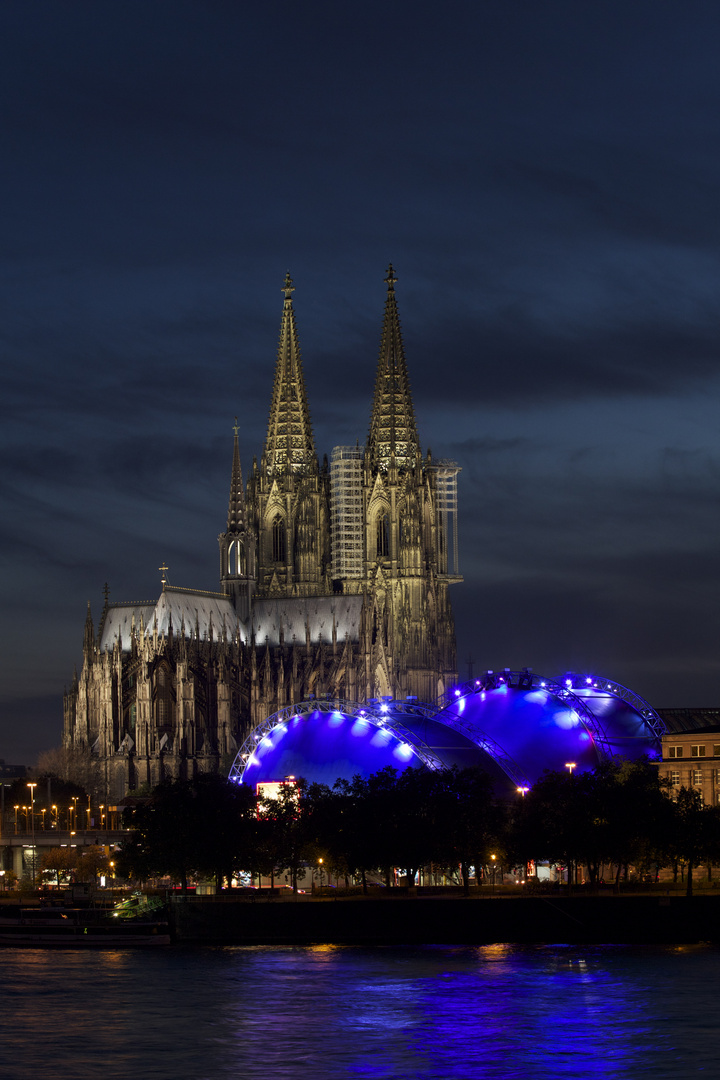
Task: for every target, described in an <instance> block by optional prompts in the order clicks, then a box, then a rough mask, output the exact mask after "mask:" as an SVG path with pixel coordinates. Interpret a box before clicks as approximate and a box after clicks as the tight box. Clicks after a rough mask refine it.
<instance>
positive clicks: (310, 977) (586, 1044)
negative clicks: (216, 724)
mask: <svg viewBox="0 0 720 1080" xmlns="http://www.w3.org/2000/svg"><path fill="white" fill-rule="evenodd" d="M279 917H281V912H279ZM719 977H720V953H719V952H718V950H717V949H715V948H711V947H696V948H683V949H678V948H652V949H630V948H624V947H623V948H620V947H616V948H611V947H604V948H600V947H596V948H584V949H583V948H578V947H572V948H569V947H562V946H553V947H544V948H543V947H535V948H520V947H515V946H506V945H495V946H486V947H481V948H449V947H427V948H416V949H415V948H408V949H365V950H364V949H351V948H336V947H331V946H322V947H316V948H309V949H293V948H212V949H187V948H172V949H167V950H158V951H153V952H152V953H142V952H124V953H121V952H116V953H111V952H105V953H92V954H87V953H82V952H64V953H53V952H43V951H41V950H18V951H10V950H6V951H5V952H4V954H3V984H4V992H3V1009H2V1011H0V1039H1V1040H2V1046H3V1059H4V1062H5V1066H4V1071H3V1075H5V1076H8V1077H9V1078H12V1080H25V1078H28V1080H29V1078H30V1077H32V1078H33V1080H34V1078H35V1077H37V1076H42V1075H46V1074H47V1075H51V1076H52V1077H53V1080H70V1078H72V1080H86V1078H87V1080H89V1078H91V1077H92V1078H93V1080H94V1078H96V1077H98V1076H102V1077H103V1080H128V1078H129V1077H133V1076H138V1077H140V1076H141V1077H143V1078H144V1080H165V1078H170V1077H173V1078H185V1077H188V1078H190V1077H192V1078H193V1080H203V1078H205V1077H208V1078H210V1077H217V1076H231V1075H232V1076H238V1077H243V1078H244V1080H255V1078H261V1077H262V1078H263V1080H267V1078H275V1077H278V1078H285V1077H288V1078H293V1080H295V1078H304V1077H307V1078H308V1080H310V1078H312V1080H330V1078H331V1077H333V1078H337V1077H368V1078H373V1080H374V1078H379V1080H403V1078H411V1077H412V1078H420V1080H435V1078H437V1080H440V1078H442V1080H474V1078H476V1077H483V1078H488V1080H495V1078H501V1077H502V1078H509V1080H512V1078H515V1077H524V1078H536V1077H552V1076H562V1077H578V1078H580V1077H588V1076H596V1075H600V1074H602V1075H604V1076H608V1077H612V1078H625V1077H628V1078H629V1077H638V1076H649V1077H657V1078H661V1077H664V1078H668V1080H670V1078H684V1077H688V1076H693V1075H695V1074H696V1073H699V1072H706V1073H709V1074H714V1073H715V1072H716V1071H717V1060H718V1056H719V1055H720V1035H718V1027H719V1026H720V1004H719V1003H718V999H717V995H716V993H715V989H714V988H715V986H716V985H717V981H718V978H719Z"/></svg>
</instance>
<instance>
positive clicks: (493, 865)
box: [490, 855, 497, 892]
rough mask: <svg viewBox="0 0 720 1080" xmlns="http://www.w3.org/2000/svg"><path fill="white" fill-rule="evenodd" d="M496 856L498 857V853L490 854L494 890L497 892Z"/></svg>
mask: <svg viewBox="0 0 720 1080" xmlns="http://www.w3.org/2000/svg"><path fill="white" fill-rule="evenodd" d="M496 858H497V856H496V855H491V856H490V860H491V862H492V868H493V892H495V860H496Z"/></svg>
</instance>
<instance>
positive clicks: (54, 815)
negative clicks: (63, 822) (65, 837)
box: [50, 803, 58, 829]
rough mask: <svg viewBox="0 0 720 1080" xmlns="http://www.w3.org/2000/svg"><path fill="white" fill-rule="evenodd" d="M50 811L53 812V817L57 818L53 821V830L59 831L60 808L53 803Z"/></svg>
mask: <svg viewBox="0 0 720 1080" xmlns="http://www.w3.org/2000/svg"><path fill="white" fill-rule="evenodd" d="M50 811H51V813H52V815H53V817H54V818H55V820H54V821H53V824H52V827H53V829H57V827H58V808H57V806H56V805H55V803H53V804H52V806H51V807H50Z"/></svg>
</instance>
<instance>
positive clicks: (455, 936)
mask: <svg viewBox="0 0 720 1080" xmlns="http://www.w3.org/2000/svg"><path fill="white" fill-rule="evenodd" d="M170 921H171V927H172V932H173V936H174V940H176V941H178V942H187V943H197V944H221V945H321V944H328V945H421V944H427V945H432V944H437V945H489V944H495V943H514V944H557V943H567V944H584V943H586V944H695V943H698V942H706V941H718V940H720V897H718V896H715V895H710V896H694V897H685V896H678V895H671V896H657V895H653V896H561V897H552V898H545V897H529V896H524V897H517V898H516V897H503V896H500V897H497V898H489V897H482V898H475V897H452V898H449V897H437V898H435V897H410V896H401V897H398V898H392V899H391V898H390V897H383V898H374V897H372V898H366V897H357V898H348V899H338V900H332V899H327V900H326V899H322V900H320V899H313V900H308V899H298V900H297V901H293V899H292V898H283V899H282V900H279V899H275V898H272V899H271V898H268V899H263V898H258V899H256V900H247V899H244V900H231V899H229V898H225V897H223V898H218V899H216V898H214V897H202V898H192V897H188V898H187V899H183V898H176V899H174V900H173V903H172V904H171V906H170Z"/></svg>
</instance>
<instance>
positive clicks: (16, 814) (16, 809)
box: [15, 803, 20, 836]
mask: <svg viewBox="0 0 720 1080" xmlns="http://www.w3.org/2000/svg"><path fill="white" fill-rule="evenodd" d="M19 809H20V804H19V803H18V805H17V806H16V807H15V835H16V836H17V816H18V810H19Z"/></svg>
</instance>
